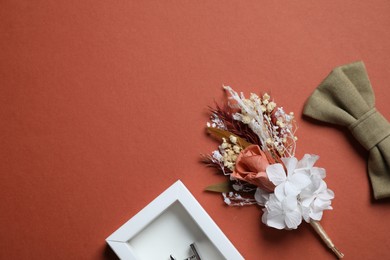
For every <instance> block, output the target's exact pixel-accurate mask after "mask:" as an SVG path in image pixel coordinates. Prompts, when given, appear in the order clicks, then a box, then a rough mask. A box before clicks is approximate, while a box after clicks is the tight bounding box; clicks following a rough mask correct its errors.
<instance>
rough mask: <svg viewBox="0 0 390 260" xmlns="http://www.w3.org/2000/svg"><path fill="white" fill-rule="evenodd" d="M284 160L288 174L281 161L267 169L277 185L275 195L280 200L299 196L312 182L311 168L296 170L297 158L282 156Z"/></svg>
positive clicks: (269, 176)
mask: <svg viewBox="0 0 390 260" xmlns="http://www.w3.org/2000/svg"><path fill="white" fill-rule="evenodd" d="M304 159H305V158H304ZM302 160H303V159H302ZM282 161H283V163H284V165H285V166H286V168H287V174H286V172H285V170H284V168H283V166H282V164H280V163H276V164H272V165H270V166H268V167H267V169H266V172H267V175H268V178H269V179H270V181H272V183H273V184H275V186H276V188H275V196H276V197H277V198H278V199H279V200H280V201H282V200H283V198H284V197H286V196H297V195H298V194H299V193H300V192H301V191H302V190H303V189H304V188H306V187H307V186H308V185H309V184H310V177H309V172H310V171H309V170H306V169H302V168H301V169H299V171H296V166H297V165H298V160H297V158H295V157H289V158H282ZM300 163H301V162H300ZM301 164H303V162H302V163H301Z"/></svg>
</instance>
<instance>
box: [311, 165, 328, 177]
mask: <svg viewBox="0 0 390 260" xmlns="http://www.w3.org/2000/svg"><path fill="white" fill-rule="evenodd" d="M310 174H311V175H318V176H319V177H321V179H324V178H325V177H326V170H325V169H324V168H318V167H313V168H311V169H310Z"/></svg>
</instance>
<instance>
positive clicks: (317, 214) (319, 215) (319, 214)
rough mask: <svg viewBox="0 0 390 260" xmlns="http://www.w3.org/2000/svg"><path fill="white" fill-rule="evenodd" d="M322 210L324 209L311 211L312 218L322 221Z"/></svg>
mask: <svg viewBox="0 0 390 260" xmlns="http://www.w3.org/2000/svg"><path fill="white" fill-rule="evenodd" d="M322 212H323V211H319V212H311V213H310V218H311V219H314V220H317V221H320V220H321V219H322Z"/></svg>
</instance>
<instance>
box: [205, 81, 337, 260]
mask: <svg viewBox="0 0 390 260" xmlns="http://www.w3.org/2000/svg"><path fill="white" fill-rule="evenodd" d="M224 89H225V90H226V91H227V94H228V103H227V104H226V105H224V106H218V105H216V106H215V107H214V108H211V109H210V111H211V116H210V121H209V122H207V131H208V133H210V135H212V136H214V137H216V138H217V139H218V140H219V141H220V145H219V147H218V149H216V150H215V151H213V152H212V153H211V154H209V155H203V162H204V163H206V164H207V165H208V166H211V167H215V168H216V169H218V171H220V172H221V173H222V174H224V175H225V176H226V177H227V181H226V182H224V183H220V184H215V185H211V186H208V187H207V188H206V190H209V191H215V192H221V193H222V195H223V199H224V201H225V203H226V204H227V205H229V206H245V205H253V204H256V205H259V206H261V207H263V215H262V218H261V220H262V222H263V223H264V224H265V225H267V226H269V227H272V228H276V229H286V230H291V229H296V228H298V226H299V225H300V224H301V223H302V222H307V223H309V224H310V225H311V226H312V227H313V228H314V230H315V231H316V232H317V233H318V234H319V235H320V237H321V238H322V240H323V241H324V242H325V244H326V245H327V246H328V247H329V248H330V249H331V250H332V251H333V252H334V253H335V254H336V255H337V257H338V258H342V257H343V254H342V253H341V252H340V251H339V250H338V249H337V248H336V247H335V246H334V244H333V243H332V241H331V240H330V238H329V236H328V235H327V234H326V233H325V231H324V229H323V228H322V226H321V225H320V220H321V218H322V216H323V212H324V211H325V210H331V209H332V206H331V202H332V199H333V198H334V193H333V191H332V190H330V189H329V188H328V187H327V184H326V182H325V181H324V179H325V177H326V171H325V169H323V168H320V167H316V166H315V164H316V162H317V160H318V159H319V156H317V155H314V154H305V155H304V156H303V158H301V159H298V158H296V157H295V156H294V155H295V148H296V143H297V137H296V135H295V133H296V129H297V126H296V122H295V119H294V114H293V113H286V112H285V111H284V109H283V107H279V106H277V104H276V103H275V101H274V100H273V98H272V97H271V96H270V95H268V94H267V93H264V94H263V95H260V96H259V95H256V94H253V93H252V94H250V97H249V98H246V97H245V96H244V94H243V93H240V94H238V93H237V92H235V91H234V90H233V89H232V88H231V87H228V86H224Z"/></svg>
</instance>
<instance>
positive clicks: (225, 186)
mask: <svg viewBox="0 0 390 260" xmlns="http://www.w3.org/2000/svg"><path fill="white" fill-rule="evenodd" d="M205 190H206V191H212V192H229V191H230V190H231V189H230V182H229V181H225V182H222V183H217V184H213V185H210V186H208V187H206V189H205Z"/></svg>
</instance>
